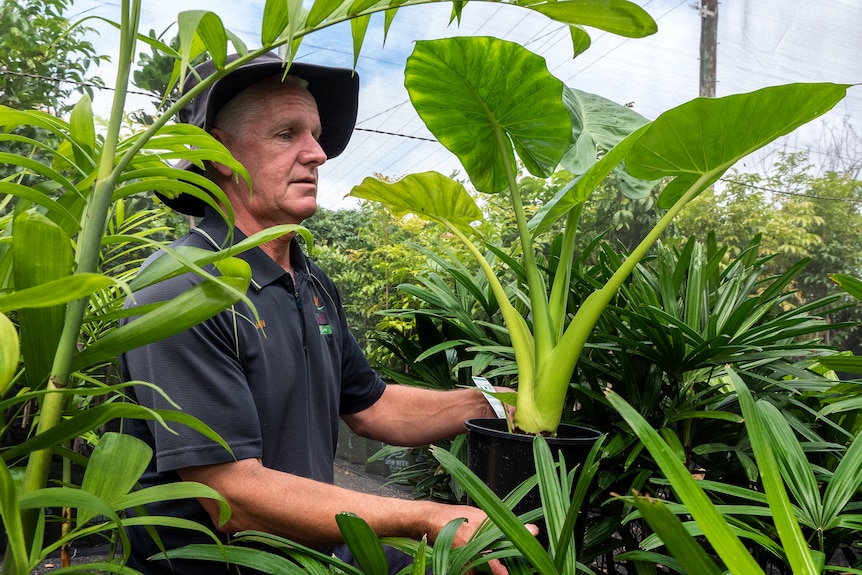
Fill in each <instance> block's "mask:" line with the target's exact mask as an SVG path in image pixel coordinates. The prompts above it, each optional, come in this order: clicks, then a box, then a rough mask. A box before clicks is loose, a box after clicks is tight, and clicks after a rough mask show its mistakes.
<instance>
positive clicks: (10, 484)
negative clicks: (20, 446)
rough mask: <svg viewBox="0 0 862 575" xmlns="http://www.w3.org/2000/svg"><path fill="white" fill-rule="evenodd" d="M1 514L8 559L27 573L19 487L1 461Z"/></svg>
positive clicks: (16, 569) (18, 568) (20, 570)
mask: <svg viewBox="0 0 862 575" xmlns="http://www.w3.org/2000/svg"><path fill="white" fill-rule="evenodd" d="M0 516H2V517H3V528H4V530H5V531H6V537H7V539H6V561H7V562H11V564H12V566H13V567H14V569H15V571H14V572H15V573H26V572H27V571H29V569H28V566H27V557H28V553H27V543H26V539H25V537H24V527H23V525H22V523H21V514H20V508H19V506H18V489H17V487H16V486H15V481H14V480H13V479H12V474H11V473H9V468H8V467H7V466H6V463H5V462H4V461H0Z"/></svg>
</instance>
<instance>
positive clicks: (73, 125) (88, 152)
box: [69, 94, 96, 165]
mask: <svg viewBox="0 0 862 575" xmlns="http://www.w3.org/2000/svg"><path fill="white" fill-rule="evenodd" d="M69 128H70V135H71V136H72V138H73V139H74V140H75V141H76V142H78V143H79V144H80V145H81V147H80V148H75V163H77V164H79V165H86V163H87V162H88V161H89V160H90V158H92V157H94V156H95V155H96V126H95V124H94V123H93V106H92V101H91V100H90V96H88V95H87V94H84V95H83V96H81V99H80V100H78V103H77V104H75V107H74V108H73V109H72V115H71V116H70V118H69Z"/></svg>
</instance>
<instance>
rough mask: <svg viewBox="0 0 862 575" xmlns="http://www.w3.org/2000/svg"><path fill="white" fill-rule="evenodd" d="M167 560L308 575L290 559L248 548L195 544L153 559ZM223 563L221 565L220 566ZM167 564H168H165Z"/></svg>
mask: <svg viewBox="0 0 862 575" xmlns="http://www.w3.org/2000/svg"><path fill="white" fill-rule="evenodd" d="M165 559H193V560H196V561H212V562H213V569H217V568H220V567H223V566H224V564H225V563H227V564H229V565H238V566H240V567H248V568H250V569H257V570H259V571H263V572H264V573H283V574H284V575H306V571H305V570H304V569H303V568H302V567H300V566H299V565H297V564H296V563H294V562H293V561H291V560H290V559H288V558H287V557H281V556H279V555H275V554H273V553H268V552H266V551H262V550H260V549H250V548H248V547H239V546H225V547H221V548H219V547H218V546H216V545H206V544H195V545H186V546H185V547H180V548H179V549H171V550H169V551H167V552H165V553H158V554H156V555H155V556H153V558H152V559H151V560H152V561H158V562H159V563H160V564H161V563H164V560H165ZM219 563H221V565H219ZM165 564H166V563H165Z"/></svg>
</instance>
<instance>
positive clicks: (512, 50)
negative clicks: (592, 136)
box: [404, 37, 572, 193]
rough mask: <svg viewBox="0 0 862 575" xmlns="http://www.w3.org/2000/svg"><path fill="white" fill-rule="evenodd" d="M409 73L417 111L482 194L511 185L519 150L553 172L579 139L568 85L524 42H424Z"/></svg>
mask: <svg viewBox="0 0 862 575" xmlns="http://www.w3.org/2000/svg"><path fill="white" fill-rule="evenodd" d="M404 75H405V80H404V85H405V87H406V88H407V92H408V93H409V95H410V100H411V102H413V106H414V108H416V111H417V113H418V114H419V116H420V117H421V118H422V120H423V121H424V122H425V125H426V126H428V129H429V130H430V131H431V133H432V134H434V136H435V137H436V138H437V139H438V140H439V141H440V143H441V144H443V145H444V146H446V147H447V148H448V149H449V150H450V151H452V152H453V153H454V154H455V155H456V156H458V159H459V160H460V161H461V163H462V164H463V166H464V169H465V170H466V171H467V174H468V175H469V176H470V180H471V182H472V183H473V185H474V186H475V187H476V189H477V190H479V191H482V192H489V193H495V192H499V191H501V190H503V189H505V188H506V187H507V183H508V177H507V169H514V159H515V158H514V154H515V152H517V154H518V157H519V158H520V160H521V162H523V164H524V167H526V169H527V170H528V171H529V172H530V173H531V174H533V175H535V176H539V177H547V176H550V175H551V173H552V172H553V171H554V169H555V168H556V167H557V165H558V164H559V162H560V159H561V158H562V157H563V154H564V153H565V152H566V150H567V149H568V148H569V146H570V144H571V142H572V134H571V123H570V119H569V113H568V111H567V110H566V107H565V106H564V105H563V101H562V92H563V84H562V82H560V81H559V80H558V79H556V78H554V77H553V76H552V75H551V74H550V72H548V69H547V67H546V65H545V61H544V59H543V58H541V57H540V56H537V55H536V54H533V53H532V52H530V51H529V50H527V49H526V48H524V47H523V46H520V45H519V44H515V43H513V42H507V41H504V40H499V39H497V38H488V37H470V38H448V39H443V40H427V41H420V42H417V43H416V47H415V48H414V50H413V53H412V54H411V55H410V57H409V58H408V60H407V66H406V68H405V72H404ZM501 150H505V151H501Z"/></svg>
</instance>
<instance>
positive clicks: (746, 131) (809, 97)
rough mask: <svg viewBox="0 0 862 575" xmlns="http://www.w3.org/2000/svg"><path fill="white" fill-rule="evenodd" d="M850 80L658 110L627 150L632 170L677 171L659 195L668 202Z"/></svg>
mask: <svg viewBox="0 0 862 575" xmlns="http://www.w3.org/2000/svg"><path fill="white" fill-rule="evenodd" d="M849 87H850V86H849V85H847V84H828V83H822V84H787V85H783V86H773V87H769V88H763V89H761V90H757V91H755V92H750V93H747V94H736V95H733V96H726V97H723V98H697V99H695V100H692V101H690V102H687V103H685V104H682V105H681V106H678V107H676V108H674V109H672V110H669V111H667V112H665V113H664V114H662V115H661V116H659V117H658V118H657V119H656V120H655V121H654V122H653V123H652V124H651V125H650V127H649V128H648V129H647V130H646V132H645V133H644V134H643V135H642V136H641V137H640V138H639V139H638V141H637V142H636V143H635V144H634V146H633V147H632V149H631V151H630V152H629V153H628V155H627V156H626V166H627V167H628V170H629V172H630V173H631V174H632V175H633V176H636V177H638V178H642V179H646V180H657V179H660V178H664V177H673V176H675V177H678V178H680V179H681V180H682V182H683V184H682V185H676V186H668V187H667V188H666V189H665V190H664V192H663V193H662V195H661V197H660V201H659V205H660V206H661V207H665V208H667V207H670V206H672V205H673V204H675V203H676V202H677V200H679V198H680V197H681V196H682V195H683V194H684V193H685V191H686V189H687V188H688V187H690V186H691V185H692V184H694V183H695V182H696V181H698V180H699V179H700V181H701V185H700V186H699V187H700V189H701V190H702V189H705V188H706V187H707V186H708V185H710V184H711V183H713V182H715V181H716V180H717V179H718V178H719V177H720V176H721V175H722V174H723V173H724V172H725V171H726V170H727V169H728V168H730V167H731V166H733V165H734V164H735V163H736V162H737V161H739V160H740V159H742V158H743V157H745V156H747V155H748V154H750V153H752V152H754V151H756V150H758V149H760V148H762V147H763V146H765V145H767V144H769V143H770V142H772V141H773V140H775V139H776V138H778V137H780V136H783V135H785V134H788V133H790V132H792V131H793V130H795V129H796V128H798V127H799V126H801V125H803V124H805V123H807V122H810V121H811V120H813V119H815V118H817V117H818V116H820V115H822V114H824V113H826V112H828V111H829V110H830V109H832V107H834V106H835V104H837V103H838V102H840V101H841V100H842V99H843V98H844V96H845V95H846V93H847V88H849Z"/></svg>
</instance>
